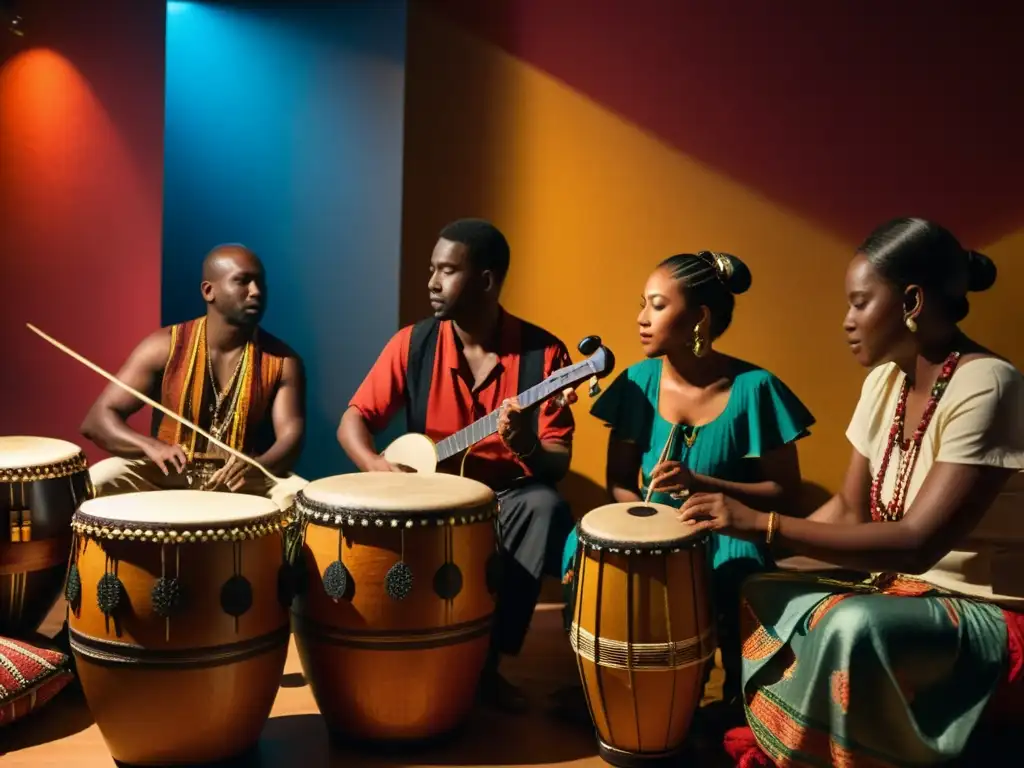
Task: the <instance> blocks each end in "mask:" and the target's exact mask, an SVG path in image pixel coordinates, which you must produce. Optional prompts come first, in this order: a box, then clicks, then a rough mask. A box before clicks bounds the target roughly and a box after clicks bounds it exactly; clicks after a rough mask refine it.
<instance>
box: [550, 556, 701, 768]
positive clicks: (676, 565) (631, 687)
mask: <svg viewBox="0 0 1024 768" xmlns="http://www.w3.org/2000/svg"><path fill="white" fill-rule="evenodd" d="M576 580H577V592H576V602H575V607H574V613H573V622H572V626H571V628H570V642H571V644H572V646H573V650H574V652H575V654H576V659H577V664H578V667H579V673H580V678H581V681H582V683H583V689H584V693H585V695H586V699H587V704H588V707H589V709H590V714H591V718H592V720H593V723H594V727H595V729H596V731H597V734H598V738H599V741H600V747H601V756H602V757H603V758H604V759H605V760H606V761H607V762H609V763H611V764H613V765H617V766H635V765H647V764H658V763H659V762H660V761H662V760H664V761H665V762H666V763H670V762H672V761H673V760H677V759H678V758H677V755H678V752H679V751H680V749H681V748H682V746H683V743H684V741H685V739H686V737H687V734H688V732H689V729H690V723H691V721H692V718H693V715H694V713H695V712H696V710H697V708H698V706H699V704H700V700H701V695H702V691H703V688H704V679H705V667H706V665H707V663H708V662H709V660H710V659H711V658H712V656H713V655H714V649H715V636H714V623H713V621H714V614H713V612H712V608H711V604H710V591H709V580H710V571H709V567H708V561H707V556H706V548H705V546H704V543H703V541H700V542H695V543H694V545H693V546H688V547H682V548H679V549H676V550H674V551H669V550H665V551H663V552H661V553H659V554H655V553H652V552H650V551H635V550H634V551H629V550H624V549H621V548H619V549H611V550H609V549H594V548H591V547H586V546H583V544H582V542H581V545H580V550H579V553H578V555H577V564H576ZM645 644H649V645H647V646H646V647H645ZM627 647H631V648H632V653H630V654H627V653H626V649H627ZM670 649H671V650H670ZM595 657H596V659H597V660H596V661H595ZM630 667H632V668H630Z"/></svg>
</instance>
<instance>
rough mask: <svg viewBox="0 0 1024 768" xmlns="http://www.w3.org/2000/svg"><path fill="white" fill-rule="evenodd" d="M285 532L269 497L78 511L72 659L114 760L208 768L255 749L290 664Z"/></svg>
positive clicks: (135, 502) (101, 504)
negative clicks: (205, 766)
mask: <svg viewBox="0 0 1024 768" xmlns="http://www.w3.org/2000/svg"><path fill="white" fill-rule="evenodd" d="M286 522H287V521H286V518H285V515H284V513H282V512H281V511H279V510H278V509H277V507H276V506H275V505H274V503H273V502H272V501H270V500H268V499H264V498H261V497H257V496H245V495H241V494H232V493H214V492H207V491H151V492H148V493H129V494H124V495H119V496H110V497H103V498H98V499H93V500H92V501H87V502H85V503H84V504H83V505H82V506H81V508H80V509H79V511H78V512H77V513H76V514H75V518H74V521H73V523H72V525H73V527H74V531H75V542H74V546H73V552H74V560H73V561H72V563H71V565H70V567H69V569H68V586H67V594H68V600H69V602H70V608H71V612H70V616H69V618H68V623H69V629H70V635H71V649H72V652H73V653H74V656H75V662H76V666H77V670H78V675H79V678H80V680H81V683H82V689H83V691H84V693H85V698H86V702H87V704H88V705H89V709H90V710H91V711H92V715H93V718H94V719H95V721H96V724H97V725H98V726H99V729H100V732H101V733H102V734H103V738H104V740H105V741H106V743H107V747H108V748H109V750H110V753H111V755H112V756H113V757H114V759H115V760H119V761H121V762H124V763H131V764H135V765H166V764H195V763H206V762H215V761H219V760H224V759H228V758H231V757H234V756H236V755H240V754H242V753H245V752H246V751H248V750H249V748H251V747H254V746H255V745H256V742H257V740H258V739H259V735H260V731H261V730H262V728H263V725H264V723H265V722H266V720H267V718H268V717H269V715H270V709H271V707H272V706H273V703H274V697H275V696H276V694H277V690H278V687H279V685H280V682H281V675H282V673H283V672H284V663H285V657H286V655H287V653H288V637H289V622H288V609H287V605H288V603H289V602H290V598H291V595H290V594H289V593H287V592H285V593H284V594H281V590H280V589H279V585H282V584H287V583H289V582H288V581H287V579H286V578H284V577H286V576H287V575H288V574H289V573H290V572H289V571H288V570H287V569H286V568H285V560H284V545H283V539H282V527H283V526H284V524H285V523H286Z"/></svg>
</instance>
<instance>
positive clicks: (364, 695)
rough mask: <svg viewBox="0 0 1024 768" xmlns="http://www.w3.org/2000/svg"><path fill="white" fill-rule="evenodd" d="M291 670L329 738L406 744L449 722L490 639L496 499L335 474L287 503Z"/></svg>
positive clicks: (415, 481)
mask: <svg viewBox="0 0 1024 768" xmlns="http://www.w3.org/2000/svg"><path fill="white" fill-rule="evenodd" d="M295 505H296V513H297V517H298V520H299V523H300V526H301V528H300V530H301V531H302V535H303V537H304V539H303V543H302V548H301V550H299V552H300V553H301V555H300V558H301V560H303V561H304V564H302V565H301V568H302V574H303V575H302V577H301V582H300V584H301V585H302V586H301V587H300V590H299V594H298V596H297V598H296V600H295V604H294V607H293V612H294V629H295V641H296V645H297V646H298V649H299V655H300V658H301V660H302V668H303V670H304V672H305V675H306V679H307V680H309V683H310V686H311V687H312V690H313V695H314V696H315V698H316V702H317V705H318V706H319V708H320V711H321V712H322V713H323V716H324V719H325V720H326V721H327V726H328V728H329V730H330V731H331V734H332V736H333V737H334V738H335V739H336V740H338V741H343V742H380V741H392V742H403V741H405V742H413V741H419V740H423V739H429V738H432V737H438V736H442V735H443V734H446V733H448V732H450V731H452V730H453V729H454V728H455V727H456V726H458V725H460V724H461V722H462V721H463V719H464V718H465V716H466V715H467V713H468V712H469V709H470V707H471V706H472V704H473V700H474V697H475V692H476V688H477V684H478V682H479V678H480V674H481V672H482V670H483V666H484V662H485V660H486V657H487V651H488V646H489V641H490V632H491V624H492V619H493V614H494V606H495V600H494V586H495V585H494V576H495V565H496V563H497V557H496V545H497V539H496V534H495V517H496V516H497V499H496V497H495V495H494V493H493V491H491V490H490V489H489V488H488V487H487V486H485V485H483V484H482V483H479V482H477V481H475V480H468V479H466V478H462V477H458V476H455V475H446V474H412V473H403V474H399V473H381V472H369V473H364V474H350V475H338V476H335V477H328V478H324V479H322V480H316V481H314V482H312V483H310V484H309V485H307V486H306V487H305V488H304V489H303V490H302V491H301V492H300V493H299V494H298V495H297V496H296V499H295Z"/></svg>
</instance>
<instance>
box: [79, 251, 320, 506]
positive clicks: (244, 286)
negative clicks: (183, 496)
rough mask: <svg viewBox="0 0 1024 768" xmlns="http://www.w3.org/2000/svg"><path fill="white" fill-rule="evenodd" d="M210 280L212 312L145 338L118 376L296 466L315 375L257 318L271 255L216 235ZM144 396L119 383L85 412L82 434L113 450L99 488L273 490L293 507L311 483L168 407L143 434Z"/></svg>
mask: <svg viewBox="0 0 1024 768" xmlns="http://www.w3.org/2000/svg"><path fill="white" fill-rule="evenodd" d="M200 291H201V293H202V296H203V299H204V300H205V301H206V315H205V316H204V317H199V318H196V319H194V320H188V321H186V322H184V323H179V324H178V325H173V326H170V327H168V328H162V329H161V330H159V331H157V332H156V333H154V334H152V335H151V336H149V337H147V338H146V339H144V340H143V341H142V343H140V344H139V345H138V346H137V347H136V348H135V350H134V351H133V352H132V354H131V356H130V357H129V358H128V360H127V362H126V363H125V364H124V367H122V368H121V370H120V371H119V372H118V378H119V379H120V380H121V381H123V382H124V383H126V384H129V385H131V386H132V387H134V388H135V389H136V390H138V391H140V392H144V393H146V394H148V395H149V396H150V397H152V398H153V399H154V400H157V401H158V402H160V404H161V405H163V406H164V407H166V408H167V409H169V410H170V411H172V412H174V413H177V414H180V415H182V416H184V417H185V418H187V419H188V420H189V421H191V422H192V423H193V424H197V425H198V426H199V427H201V428H202V429H204V430H206V431H207V432H209V433H210V434H212V435H213V436H214V437H217V438H218V439H219V440H220V441H221V442H223V443H226V444H227V445H229V446H231V447H232V448H234V449H236V450H238V451H239V452H241V453H243V454H245V455H246V456H252V457H253V458H255V459H256V460H257V461H258V462H259V463H260V464H262V465H263V466H264V467H266V468H267V469H268V470H270V472H271V473H272V474H274V475H276V476H277V477H285V476H288V475H290V473H291V469H292V467H293V466H294V464H295V462H296V461H297V460H298V457H299V453H300V452H301V450H302V442H303V437H304V434H305V418H306V417H305V378H304V374H303V366H302V361H301V359H300V358H299V356H298V355H297V354H296V353H295V352H294V351H292V350H291V349H290V348H289V347H288V346H286V345H285V344H284V343H283V342H281V341H280V340H278V339H276V338H275V337H273V336H271V335H270V334H269V333H267V332H265V331H263V330H261V329H260V327H259V323H260V320H261V319H262V318H263V313H264V311H265V310H266V305H267V289H266V281H265V274H264V269H263V264H262V263H261V262H260V260H259V258H258V257H257V256H256V254H254V253H252V251H250V250H249V249H247V248H245V247H243V246H240V245H221V246H218V247H217V248H214V249H213V250H212V251H211V252H210V253H209V254H208V255H207V256H206V259H205V260H204V261H203V280H202V283H201V284H200ZM142 405H143V403H142V402H141V401H140V400H138V399H137V398H135V397H133V396H132V395H131V394H129V393H127V392H125V391H124V390H123V389H121V388H120V387H118V386H116V385H115V384H111V385H109V386H108V387H107V388H106V389H105V390H104V391H103V393H102V394H101V395H100V396H99V399H97V400H96V402H95V403H94V404H93V406H92V408H91V409H90V410H89V413H88V414H87V415H86V417H85V421H84V422H83V423H82V427H81V431H82V434H83V435H84V436H85V437H86V438H88V439H89V440H91V441H92V442H94V443H96V445H98V446H99V447H101V448H103V449H104V450H106V451H108V452H110V453H111V454H113V457H112V458H109V459H105V460H103V461H101V462H99V463H97V464H95V465H94V466H93V467H92V468H91V470H90V476H91V478H92V482H93V485H94V486H95V488H96V495H97V496H109V495H113V494H117V493H126V492H131V491H147V490H158V489H184V488H192V489H195V490H215V491H229V492H240V493H251V494H258V495H264V496H267V497H268V498H271V499H273V500H274V501H275V502H277V503H278V504H279V505H280V506H281V507H282V508H285V507H287V506H288V505H289V504H290V503H291V499H292V497H293V496H294V493H295V492H296V491H297V489H298V488H300V487H301V486H302V485H303V484H304V483H303V482H302V481H301V479H300V478H296V477H294V476H291V477H289V479H288V481H287V482H285V483H281V484H277V485H275V484H274V483H272V482H271V481H270V480H269V479H268V478H267V477H266V475H264V474H262V473H261V472H259V470H256V469H255V468H253V467H252V466H251V465H250V464H248V463H247V462H244V461H241V460H240V459H238V458H236V457H234V456H231V455H230V454H227V453H226V452H225V451H223V449H221V448H219V447H217V446H216V445H214V444H208V441H207V440H206V438H204V437H203V436H201V435H199V434H197V433H196V432H195V431H194V430H192V429H190V428H188V427H185V426H183V425H182V424H180V423H179V422H178V421H176V420H174V419H171V418H170V417H168V416H167V415H166V414H162V413H159V412H154V414H153V416H154V418H153V423H152V425H151V432H150V434H148V435H143V434H140V433H138V432H136V431H135V430H134V429H132V428H131V427H129V426H128V424H127V419H128V417H129V416H131V415H132V414H133V413H135V412H136V411H138V410H139V409H140V408H141V407H142Z"/></svg>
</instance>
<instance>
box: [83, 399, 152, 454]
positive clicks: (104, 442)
mask: <svg viewBox="0 0 1024 768" xmlns="http://www.w3.org/2000/svg"><path fill="white" fill-rule="evenodd" d="M80 431H81V433H82V436H83V437H85V438H87V439H88V440H91V441H92V442H94V443H95V444H96V445H98V446H99V447H100V448H102V449H103V450H105V451H107V452H108V453H111V454H113V455H114V456H119V457H121V458H123V459H137V458H141V457H143V456H145V455H146V452H145V450H144V448H145V446H146V444H147V443H149V442H151V441H152V440H153V438H152V437H149V436H148V435H143V434H140V433H139V432H136V431H135V430H134V429H132V428H131V427H129V426H128V424H127V422H126V421H125V420H124V418H123V417H122V416H121V414H119V413H117V412H115V411H109V410H106V411H101V412H99V413H90V414H89V416H88V417H86V420H85V422H84V423H83V424H82V427H81V430H80Z"/></svg>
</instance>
